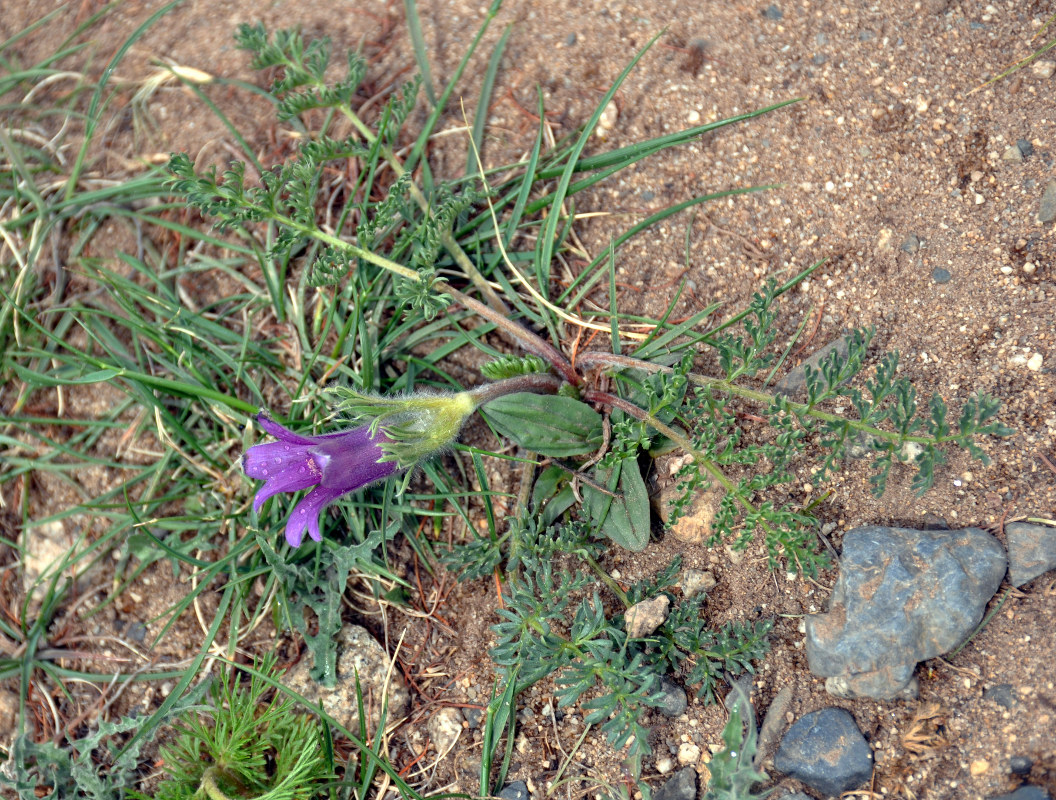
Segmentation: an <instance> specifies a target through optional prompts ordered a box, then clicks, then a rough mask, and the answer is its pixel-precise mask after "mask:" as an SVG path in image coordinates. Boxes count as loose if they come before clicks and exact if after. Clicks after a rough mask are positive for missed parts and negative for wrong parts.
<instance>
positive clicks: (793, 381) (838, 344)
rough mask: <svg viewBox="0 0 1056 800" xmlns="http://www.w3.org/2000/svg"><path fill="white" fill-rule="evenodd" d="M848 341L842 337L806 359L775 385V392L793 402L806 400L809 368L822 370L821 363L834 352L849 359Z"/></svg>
mask: <svg viewBox="0 0 1056 800" xmlns="http://www.w3.org/2000/svg"><path fill="white" fill-rule="evenodd" d="M847 341H848V340H847V337H846V336H841V337H840V338H839V339H837V340H836V341H835V342H829V343H828V344H827V345H825V346H824V347H822V348H821V349H820V350H818V351H817V352H816V353H813V354H811V356H810V358H807V359H805V360H804V361H803V363H802V364H800V365H799V366H797V367H796V368H795V369H793V370H792V371H791V372H789V373H788V374H787V375H786V376H785V377H783V378H782V379H781V380H779V381H778V382H777V383H775V384H774V390H775V391H776V392H777V394H783V395H785V396H787V397H790V398H792V399H793V400H796V399H800V398H805V397H806V396H807V367H808V366H809V367H811V368H812V369H814V370H818V369H820V368H821V362H822V361H824V360H825V359H826V358H827V357H828V355H829V353H831V352H832V351H833V350H836V351H838V352H839V354H840V357H841V358H847V354H848V353H849V352H850V348H849V347H848V344H847Z"/></svg>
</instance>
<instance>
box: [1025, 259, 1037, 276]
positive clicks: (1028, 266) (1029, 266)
mask: <svg viewBox="0 0 1056 800" xmlns="http://www.w3.org/2000/svg"><path fill="white" fill-rule="evenodd" d="M1036 269H1037V266H1035V264H1034V262H1033V261H1024V262H1023V271H1024V272H1025V273H1027V274H1028V275H1033V274H1034V270H1036Z"/></svg>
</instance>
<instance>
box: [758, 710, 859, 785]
mask: <svg viewBox="0 0 1056 800" xmlns="http://www.w3.org/2000/svg"><path fill="white" fill-rule="evenodd" d="M774 767H776V768H777V770H778V771H779V772H783V773H785V774H786V775H791V776H792V777H793V778H797V779H798V780H801V781H803V783H805V784H807V786H809V787H811V788H812V789H817V790H818V791H819V792H824V793H825V794H826V795H835V796H839V795H841V794H843V792H846V791H849V790H851V789H855V788H857V787H859V786H861V785H862V784H863V783H865V782H866V781H867V780H869V778H870V777H871V776H872V774H873V751H872V749H871V748H870V747H869V745H868V743H867V742H866V741H865V737H864V736H862V732H861V731H860V730H858V725H857V724H856V723H855V721H854V717H852V716H851V715H850V714H849V713H848V712H847V711H844V710H843V709H842V708H823V709H821V710H819V711H812V712H810V713H809V714H807V715H805V716H803V717H801V718H800V719H798V720H796V721H795V723H793V725H792V727H791V728H789V729H788V733H786V734H785V738H784V739H782V740H781V746H780V747H779V748H778V749H777V755H776V756H774Z"/></svg>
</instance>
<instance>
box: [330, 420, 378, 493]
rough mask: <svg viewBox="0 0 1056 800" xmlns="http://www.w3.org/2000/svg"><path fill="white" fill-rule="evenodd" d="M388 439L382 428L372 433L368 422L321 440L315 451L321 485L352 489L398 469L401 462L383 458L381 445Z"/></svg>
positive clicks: (348, 490) (342, 489) (343, 489)
mask: <svg viewBox="0 0 1056 800" xmlns="http://www.w3.org/2000/svg"><path fill="white" fill-rule="evenodd" d="M384 441H385V436H384V434H382V433H380V432H379V433H376V434H375V435H374V436H373V437H372V436H371V435H370V428H369V427H367V426H364V427H362V428H356V429H354V430H351V431H345V432H344V433H343V434H341V435H340V436H335V437H333V438H332V439H328V440H326V441H322V442H319V443H317V444H316V446H315V447H313V448H312V450H311V453H312V456H313V457H314V459H315V461H316V463H317V464H318V465H319V468H320V469H321V470H322V477H321V478H320V480H319V485H320V486H322V487H326V488H328V489H339V490H341V491H342V492H351V491H355V490H356V489H359V488H361V487H363V486H366V485H367V484H370V483H374V482H375V481H379V480H382V479H383V478H387V477H389V476H390V475H392V474H393V473H395V472H397V471H398V470H399V465H398V464H397V463H396V462H395V461H382V460H381V459H382V458H383V457H384V456H385V451H384V450H382V449H381V444H382V443H383V442H384Z"/></svg>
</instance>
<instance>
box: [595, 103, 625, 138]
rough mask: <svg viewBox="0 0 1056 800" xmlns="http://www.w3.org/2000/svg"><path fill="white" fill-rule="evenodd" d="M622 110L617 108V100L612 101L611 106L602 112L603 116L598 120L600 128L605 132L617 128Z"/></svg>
mask: <svg viewBox="0 0 1056 800" xmlns="http://www.w3.org/2000/svg"><path fill="white" fill-rule="evenodd" d="M619 115H620V110H619V108H617V106H616V101H615V100H610V101H609V104H608V105H607V106H605V110H604V111H602V112H601V116H600V117H599V118H598V128H599V129H601V130H604V131H611V130H612V129H613V128H615V127H616V118H617V117H619Z"/></svg>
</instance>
